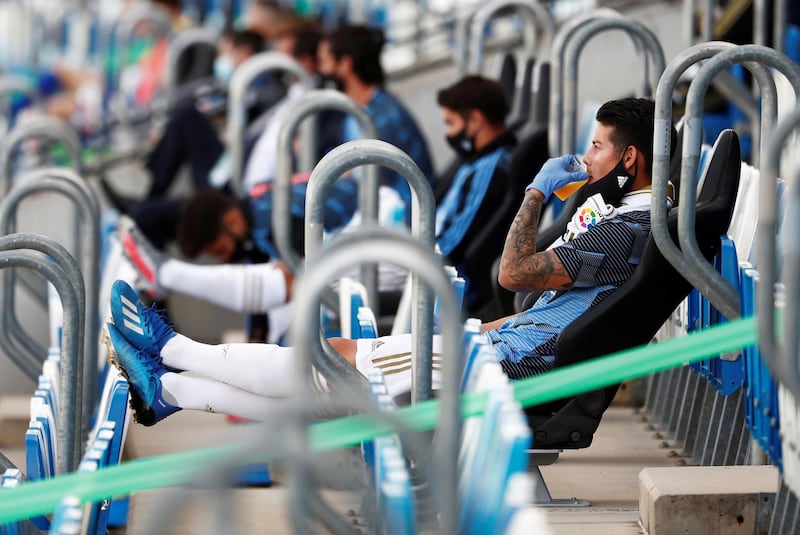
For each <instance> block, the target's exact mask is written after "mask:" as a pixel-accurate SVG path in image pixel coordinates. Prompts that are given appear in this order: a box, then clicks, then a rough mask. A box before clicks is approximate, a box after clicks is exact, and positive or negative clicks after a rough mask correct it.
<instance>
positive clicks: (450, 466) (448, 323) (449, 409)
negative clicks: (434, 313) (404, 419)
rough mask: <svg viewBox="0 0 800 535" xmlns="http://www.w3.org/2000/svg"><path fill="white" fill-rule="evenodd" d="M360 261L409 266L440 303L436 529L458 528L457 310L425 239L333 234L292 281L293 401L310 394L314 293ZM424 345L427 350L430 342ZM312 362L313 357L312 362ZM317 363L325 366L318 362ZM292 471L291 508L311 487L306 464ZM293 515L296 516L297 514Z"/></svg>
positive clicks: (366, 231) (301, 430)
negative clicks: (438, 512)
mask: <svg viewBox="0 0 800 535" xmlns="http://www.w3.org/2000/svg"><path fill="white" fill-rule="evenodd" d="M365 261H366V262H370V261H371V262H390V263H393V264H397V265H399V266H403V267H406V268H408V269H410V270H413V271H415V272H416V273H418V274H419V275H420V276H421V277H422V278H423V279H424V280H425V281H426V282H427V284H428V285H429V286H430V287H431V289H432V290H433V291H434V292H435V293H436V295H438V296H439V299H440V302H441V306H442V308H441V310H442V321H443V323H444V324H445V325H443V333H444V337H445V339H444V348H445V352H446V353H447V355H448V356H447V358H443V364H442V366H443V370H442V397H441V400H442V401H441V403H442V404H441V416H440V419H439V421H440V426H439V434H438V435H437V441H436V453H435V463H434V466H435V468H436V473H437V476H438V477H437V481H438V483H439V489H440V504H441V516H440V518H441V521H440V527H441V533H448V534H450V533H452V534H455V533H457V531H458V494H457V479H458V478H457V474H458V470H457V460H458V453H457V452H458V444H459V436H460V432H461V414H460V403H459V385H460V381H461V374H462V372H463V360H462V351H461V326H460V325H461V321H460V317H461V314H460V311H459V309H458V305H457V303H456V299H455V294H454V293H453V290H452V287H451V286H450V282H449V280H448V277H447V276H446V275H445V273H444V269H443V268H442V263H441V259H440V258H439V257H438V256H437V255H436V254H435V253H434V252H433V250H432V249H430V247H429V246H428V244H423V243H420V242H418V241H417V240H415V239H414V238H412V237H411V236H409V235H408V234H406V233H404V232H402V231H398V230H396V229H386V228H376V227H365V228H362V229H358V230H356V231H355V232H353V233H349V234H342V235H339V236H337V237H336V238H335V239H334V241H332V242H331V243H330V244H329V245H328V246H327V247H326V249H325V250H324V251H322V252H321V253H320V254H319V256H318V258H317V259H316V260H314V261H313V262H312V263H309V265H308V267H307V269H306V272H305V273H304V274H303V275H302V278H301V279H302V280H301V281H299V284H298V285H297V287H298V289H299V291H298V293H297V294H296V295H295V309H294V321H293V323H292V341H293V344H294V345H295V346H296V347H295V351H296V354H297V356H298V359H297V368H296V370H297V372H296V373H297V381H298V385H299V386H298V389H297V394H296V395H297V401H298V403H301V402H302V401H304V400H307V399H309V396H310V393H309V390H308V388H309V385H308V377H309V375H310V374H311V366H310V362H309V360H308V358H309V357H310V358H311V359H313V358H314V357H315V355H317V354H318V352H316V351H314V350H313V349H312V344H314V342H315V340H316V339H317V336H318V332H319V329H320V324H319V315H318V313H317V311H318V310H319V306H320V294H321V293H322V292H323V291H324V290H325V289H326V288H327V287H328V284H329V283H330V281H331V280H332V279H333V278H335V277H336V276H337V275H339V274H341V273H342V271H343V270H344V269H346V268H347V267H348V266H350V265H353V264H354V262H365ZM429 343H430V340H429ZM428 349H429V350H430V349H431V348H430V346H429V347H428ZM317 364H318V363H317V362H316V361H315V362H314V366H315V367H316V366H317ZM319 364H320V365H323V366H325V364H324V363H319ZM344 365H345V366H349V365H348V364H344ZM318 369H319V368H318ZM320 371H322V370H320ZM323 374H324V372H323ZM326 377H327V376H326ZM335 378H336V377H335V376H331V377H330V379H331V380H334V379H335ZM334 384H336V383H334ZM295 426H296V427H295V429H294V434H295V436H296V437H297V439H298V442H301V443H303V444H307V435H306V433H307V430H308V425H307V421H306V420H304V419H299V418H298V421H297V423H296V424H295ZM298 464H300V463H298ZM294 472H295V475H296V479H295V481H296V483H297V485H293V486H292V488H291V490H290V492H291V502H290V503H291V504H292V506H293V508H294V506H296V505H297V504H302V503H304V502H305V501H306V500H307V497H308V494H307V493H309V492H311V484H310V480H309V474H308V467H307V466H306V465H302V466H295V471H294ZM293 516H294V517H295V518H299V517H301V516H302V515H299V514H295V515H293Z"/></svg>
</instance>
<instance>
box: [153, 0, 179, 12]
mask: <svg viewBox="0 0 800 535" xmlns="http://www.w3.org/2000/svg"><path fill="white" fill-rule="evenodd" d="M152 2H153V3H154V4H156V5H159V6H163V7H165V8H166V9H169V10H170V11H180V10H181V2H180V0H152Z"/></svg>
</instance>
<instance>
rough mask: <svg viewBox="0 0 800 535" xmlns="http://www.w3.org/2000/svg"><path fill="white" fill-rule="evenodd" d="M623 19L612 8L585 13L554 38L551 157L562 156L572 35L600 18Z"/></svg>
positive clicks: (549, 130)
mask: <svg viewBox="0 0 800 535" xmlns="http://www.w3.org/2000/svg"><path fill="white" fill-rule="evenodd" d="M619 17H622V14H620V13H619V12H617V11H614V10H613V9H610V8H605V7H603V8H599V9H595V10H594V11H590V12H587V13H583V14H582V15H578V16H576V17H572V18H570V19H569V20H567V21H565V22H563V23H562V24H561V26H559V28H558V31H557V32H556V34H555V35H554V36H553V42H552V43H551V45H550V98H549V102H548V106H549V112H548V116H547V144H548V147H549V150H550V155H551V156H560V155H561V131H562V119H561V117H562V109H563V107H564V105H563V91H564V75H563V70H564V53H565V52H566V45H567V43H568V42H569V40H570V39H571V38H572V34H573V33H574V32H575V30H577V29H578V28H580V27H582V26H583V25H585V24H586V23H587V22H589V21H591V20H595V19H599V18H619Z"/></svg>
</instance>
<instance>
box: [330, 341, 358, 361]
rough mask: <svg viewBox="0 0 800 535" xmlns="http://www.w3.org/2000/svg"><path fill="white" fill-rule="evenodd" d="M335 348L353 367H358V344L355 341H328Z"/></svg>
mask: <svg viewBox="0 0 800 535" xmlns="http://www.w3.org/2000/svg"><path fill="white" fill-rule="evenodd" d="M328 341H329V342H330V344H331V345H332V346H333V348H334V349H335V350H336V351H338V352H339V354H341V355H342V356H343V357H344V358H345V359H346V360H347V362H349V363H350V365H352V366H353V367H355V365H356V349H357V344H356V341H355V340H348V339H347V338H331V339H329V340H328Z"/></svg>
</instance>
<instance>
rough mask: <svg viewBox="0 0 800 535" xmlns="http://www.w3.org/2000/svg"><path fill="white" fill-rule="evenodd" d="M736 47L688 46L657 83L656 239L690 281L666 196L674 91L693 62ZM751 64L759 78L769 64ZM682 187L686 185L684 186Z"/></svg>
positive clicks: (653, 214)
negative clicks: (671, 228)
mask: <svg viewBox="0 0 800 535" xmlns="http://www.w3.org/2000/svg"><path fill="white" fill-rule="evenodd" d="M734 47H735V45H733V44H731V43H725V42H721V41H712V42H710V43H700V44H697V45H694V46H693V47H690V48H687V49H686V50H684V51H683V52H681V53H680V54H678V55H677V56H676V57H675V58H674V59H673V60H672V61H671V62H670V63H669V65H667V67H666V69H665V70H664V73H663V74H662V75H661V79H660V80H659V82H658V87H656V97H655V116H654V119H655V120H654V124H655V128H654V132H653V175H652V187H653V198H654V199H656V202H654V203H653V204H652V206H651V208H650V210H651V215H650V219H651V227H652V232H653V239H654V240H655V242H656V245H658V248H659V250H660V251H661V254H663V255H664V258H666V259H667V261H669V263H670V264H672V266H673V267H674V268H675V269H676V270H677V271H678V272H679V273H681V274H682V275H684V276H685V277H686V278H687V280H689V281H692V280H693V279H692V278H691V277H693V276H694V275H693V273H692V271H693V269H694V268H693V267H692V266H690V264H689V261H688V260H687V259H686V258H685V257H684V256H683V253H682V252H681V250H680V249H679V248H678V246H677V245H675V243H674V242H673V241H672V238H671V237H670V234H669V226H668V223H667V211H668V209H667V203H666V199H667V190H668V182H669V165H670V156H671V151H670V148H671V143H672V91H673V89H674V88H675V85H676V84H677V82H678V79H679V78H680V76H681V74H683V73H684V71H686V69H688V68H689V67H690V66H691V65H694V64H695V63H698V62H700V61H703V60H705V59H708V58H711V57H713V56H715V55H716V54H719V53H722V52H724V51H726V50H730V49H733V48H734ZM747 67H748V68H749V69H752V70H754V71H755V72H758V71H761V74H759V75H758V77H759V78H763V73H764V72H766V67H764V66H758V65H752V64H750V65H747ZM769 87H770V86H769V84H767V90H768V91H769ZM684 128H685V129H691V128H699V125H691V126H690V125H689V124H686V125H685V126H684ZM687 146H688V145H687ZM695 175H696V168H695ZM682 176H683V175H682ZM695 180H696V178H695ZM681 189H683V187H682V188H681ZM694 204H695V200H694V199H691V200H690V202H689V203H688V206H694ZM681 205H682V206H684V207H685V206H687V205H684V204H683V203H681ZM734 313H735V314H738V306H737V307H736V311H732V310H728V309H726V310H725V311H723V314H725V315H726V316H727V314H734ZM733 317H736V316H733Z"/></svg>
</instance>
